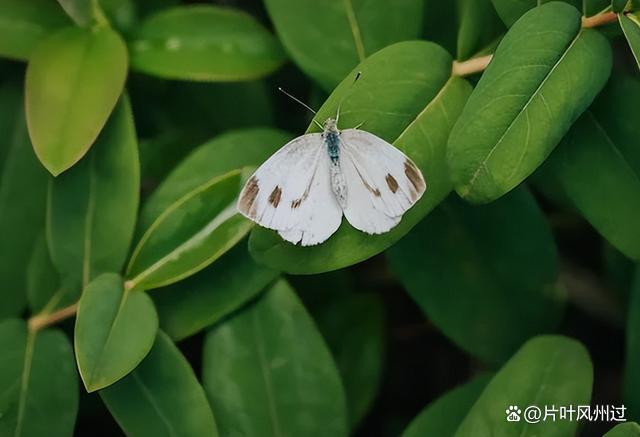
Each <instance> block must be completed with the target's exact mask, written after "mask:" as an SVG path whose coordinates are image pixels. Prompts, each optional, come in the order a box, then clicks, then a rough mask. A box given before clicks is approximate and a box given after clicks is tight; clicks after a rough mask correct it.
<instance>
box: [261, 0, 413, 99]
mask: <svg viewBox="0 0 640 437" xmlns="http://www.w3.org/2000/svg"><path fill="white" fill-rule="evenodd" d="M265 4H266V7H267V11H268V12H269V16H270V17H271V20H272V21H273V23H274V25H275V28H276V31H277V33H278V36H279V37H280V40H281V41H282V44H283V45H284V46H285V48H286V49H287V52H288V53H289V55H290V56H291V58H292V59H293V61H294V62H295V63H296V64H297V65H298V66H299V67H300V68H301V69H302V70H303V71H304V72H305V73H306V74H307V75H309V76H310V77H311V78H313V79H314V80H315V81H317V82H318V83H319V84H320V85H322V87H323V88H324V89H325V90H326V91H331V90H333V88H334V87H335V86H336V85H338V83H340V81H341V80H342V79H343V78H344V77H345V76H346V75H347V74H348V73H349V72H350V71H351V70H352V69H353V68H354V67H355V66H356V65H357V64H358V63H359V62H362V61H364V59H365V58H366V57H367V56H369V55H371V54H372V53H374V52H376V51H378V50H380V49H382V48H384V47H386V46H388V45H390V44H393V43H395V42H398V41H404V40H413V39H417V38H418V36H419V34H420V29H421V23H422V1H420V0H395V1H394V2H393V7H389V5H388V4H387V2H386V1H385V0H369V1H365V0H326V1H325V2H323V3H322V4H321V5H320V4H318V3H317V2H316V1H314V0H266V1H265ZM309 23H313V31H309V30H310V29H309ZM404 77H405V78H406V76H404Z"/></svg>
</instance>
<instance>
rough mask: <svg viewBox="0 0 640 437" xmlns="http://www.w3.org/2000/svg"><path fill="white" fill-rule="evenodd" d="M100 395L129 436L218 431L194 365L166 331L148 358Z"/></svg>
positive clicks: (207, 436) (196, 436)
mask: <svg viewBox="0 0 640 437" xmlns="http://www.w3.org/2000/svg"><path fill="white" fill-rule="evenodd" d="M100 396H101V397H102V400H103V401H104V403H105V404H106V405H107V408H109V411H110V412H111V414H112V415H113V417H114V418H115V419H116V421H117V422H118V424H119V425H120V427H121V428H122V430H123V431H124V432H125V433H126V435H127V436H129V437H148V436H158V437H159V436H180V437H216V436H217V435H218V432H217V430H216V423H215V420H214V418H213V414H212V413H211V408H210V407H209V404H208V403H207V398H206V396H205V393H204V391H203V389H202V386H201V385H200V384H199V383H198V380H197V378H196V375H195V374H194V373H193V369H191V367H190V366H189V363H188V362H187V360H186V359H185V357H184V356H183V355H182V354H181V353H180V350H179V349H178V348H177V347H176V346H175V345H174V344H173V343H172V342H171V340H170V339H169V337H167V335H166V334H164V333H163V332H162V331H159V332H158V336H157V338H156V340H155V343H154V344H153V349H151V352H150V353H149V355H148V356H147V357H146V358H145V359H144V361H143V362H142V363H140V365H139V366H138V367H137V368H136V369H135V370H134V371H133V372H131V374H129V375H128V376H127V377H125V378H123V379H122V380H120V381H118V382H117V383H116V384H114V385H112V386H111V387H108V388H106V389H104V390H100Z"/></svg>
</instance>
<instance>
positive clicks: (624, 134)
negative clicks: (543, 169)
mask: <svg viewBox="0 0 640 437" xmlns="http://www.w3.org/2000/svg"><path fill="white" fill-rule="evenodd" d="M639 100H640V82H638V80H636V78H631V77H627V76H622V75H616V76H614V77H613V78H612V79H611V81H610V82H609V84H608V86H607V88H605V90H604V91H603V92H602V93H601V94H600V96H599V97H598V99H597V100H596V101H595V103H594V104H593V105H592V106H591V108H590V109H589V110H588V111H586V112H585V113H584V115H583V116H582V117H581V118H580V119H579V120H578V122H577V123H576V124H575V125H574V126H573V128H572V129H571V130H570V131H569V134H568V135H567V136H566V137H565V140H564V141H563V143H562V144H561V145H560V146H559V147H558V150H557V152H556V153H554V155H553V156H552V159H550V162H551V164H552V168H553V170H554V172H555V174H556V176H557V178H558V179H559V180H560V182H561V184H562V188H563V190H564V192H565V193H566V194H567V196H568V197H569V199H570V200H571V202H572V204H573V205H575V207H576V208H577V209H578V210H579V211H580V213H581V214H582V215H583V216H584V217H585V218H586V219H587V220H588V221H589V222H590V223H591V224H592V225H593V226H594V227H595V228H596V229H597V230H598V232H600V233H601V234H602V235H603V236H604V237H605V238H606V239H607V240H608V241H609V242H610V243H611V244H613V245H614V246H615V247H616V248H617V249H618V250H620V251H621V252H623V253H624V254H625V255H626V256H628V257H630V258H633V259H635V260H640V229H639V228H638V224H637V217H638V215H639V214H640V150H638V147H637V141H638V138H639V137H640V126H639V125H638V124H637V123H635V122H634V121H633V120H632V119H630V118H629V114H631V113H633V111H635V108H636V107H637V103H638V101H639ZM593 175H598V176H597V177H594V176H593Z"/></svg>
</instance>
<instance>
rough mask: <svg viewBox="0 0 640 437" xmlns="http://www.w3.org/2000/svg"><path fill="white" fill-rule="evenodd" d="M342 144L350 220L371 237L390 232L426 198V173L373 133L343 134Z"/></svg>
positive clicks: (342, 161)
mask: <svg viewBox="0 0 640 437" xmlns="http://www.w3.org/2000/svg"><path fill="white" fill-rule="evenodd" d="M340 143H341V152H342V153H341V159H340V161H341V168H342V171H343V172H344V174H345V179H346V181H347V192H348V201H347V207H346V208H345V209H344V214H345V216H346V217H347V220H349V223H351V224H352V225H353V226H354V227H355V228H356V229H359V230H361V231H364V232H367V233H370V234H380V233H383V232H387V231H389V230H390V229H391V228H393V227H394V226H395V225H397V224H398V222H399V221H400V219H401V217H402V215H403V214H404V213H405V212H406V211H407V210H408V209H409V208H411V207H412V206H413V205H414V204H415V203H416V202H417V201H418V200H419V199H420V197H422V194H423V193H424V191H425V189H426V184H425V181H424V178H423V176H422V173H421V172H420V170H419V169H418V167H417V166H416V165H415V164H414V163H413V161H411V159H409V158H408V157H407V156H406V155H405V154H404V153H402V152H401V151H400V150H398V149H396V148H395V147H393V146H392V145H391V144H389V143H387V142H386V141H384V140H383V139H381V138H378V137H377V136H375V135H373V134H371V133H369V132H366V131H362V130H357V129H346V130H343V131H342V132H341V134H340Z"/></svg>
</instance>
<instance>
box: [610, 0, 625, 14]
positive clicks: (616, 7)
mask: <svg viewBox="0 0 640 437" xmlns="http://www.w3.org/2000/svg"><path fill="white" fill-rule="evenodd" d="M628 2H629V1H628V0H611V10H613V12H616V13H618V12H622V11H624V8H625V7H626V6H627V3H628Z"/></svg>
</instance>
